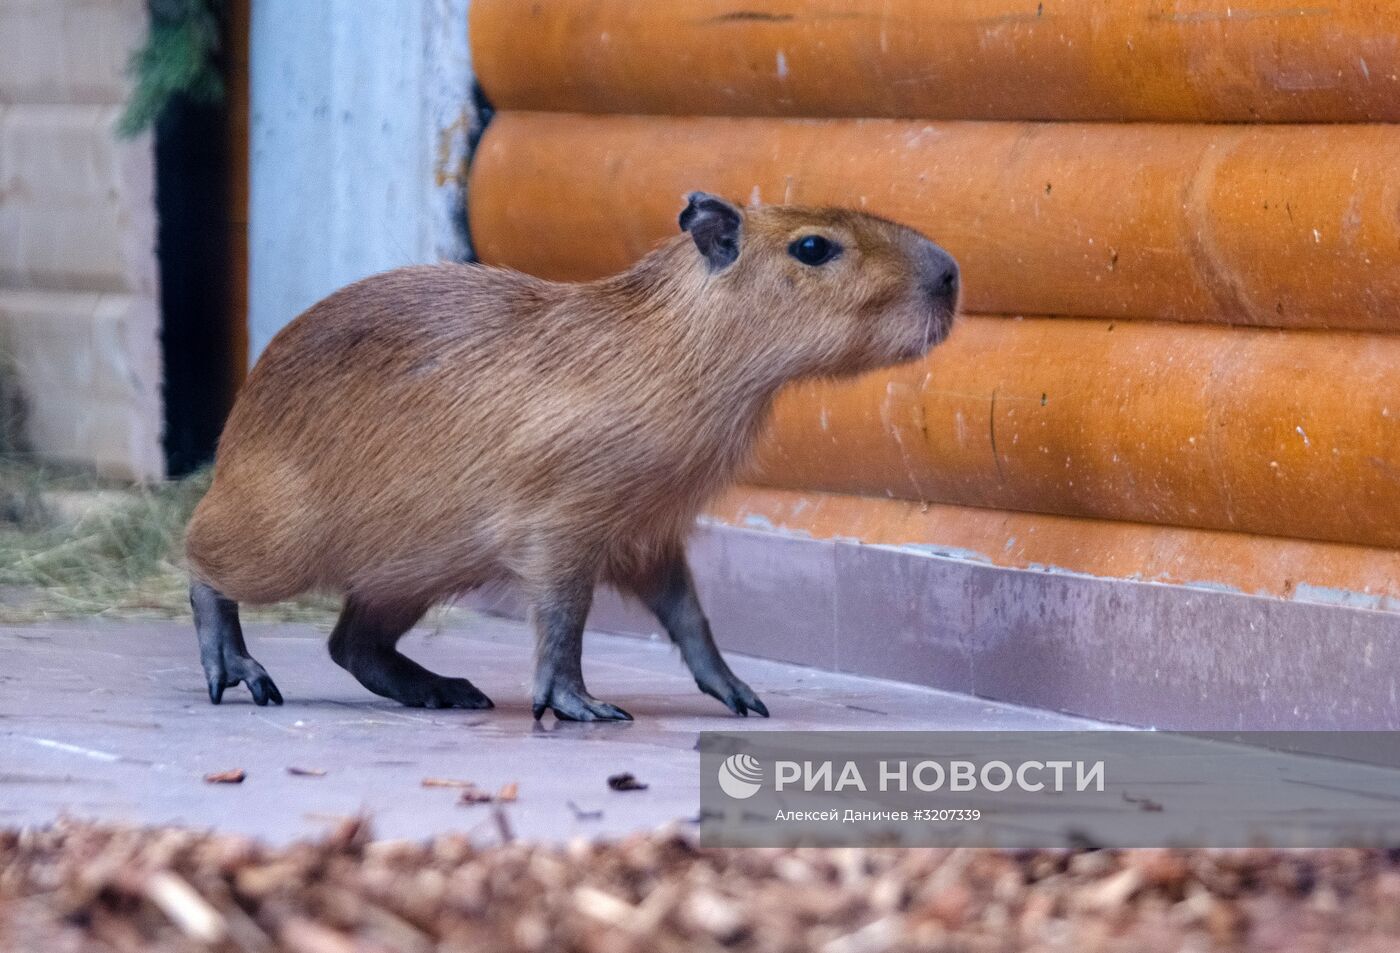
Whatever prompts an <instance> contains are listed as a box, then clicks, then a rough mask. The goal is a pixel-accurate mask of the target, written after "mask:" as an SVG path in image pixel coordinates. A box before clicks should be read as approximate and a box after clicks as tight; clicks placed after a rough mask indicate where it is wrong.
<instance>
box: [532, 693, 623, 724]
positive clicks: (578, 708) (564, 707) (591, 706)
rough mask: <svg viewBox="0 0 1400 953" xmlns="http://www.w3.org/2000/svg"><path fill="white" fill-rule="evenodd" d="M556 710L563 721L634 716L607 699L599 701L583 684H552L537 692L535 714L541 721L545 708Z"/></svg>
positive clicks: (555, 713)
mask: <svg viewBox="0 0 1400 953" xmlns="http://www.w3.org/2000/svg"><path fill="white" fill-rule="evenodd" d="M546 709H548V710H550V711H553V712H554V717H556V718H558V719H560V720H561V721H631V720H632V716H631V715H629V714H628V713H627V712H625V711H623V710H622V709H621V708H618V707H617V706H616V705H610V704H608V703H607V702H605V701H599V700H598V699H596V698H594V697H593V696H592V695H590V694H588V692H587V691H585V690H584V689H583V687H582V686H579V687H577V688H572V687H567V686H563V685H557V684H556V685H551V686H550V687H549V688H548V689H546V690H545V691H543V692H537V693H536V694H535V704H534V709H533V710H534V715H535V720H536V721H539V720H540V718H541V717H543V716H544V713H545V710H546Z"/></svg>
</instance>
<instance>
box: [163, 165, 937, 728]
mask: <svg viewBox="0 0 1400 953" xmlns="http://www.w3.org/2000/svg"><path fill="white" fill-rule="evenodd" d="M680 227H681V230H682V234H680V235H677V236H675V237H673V238H671V239H669V240H667V241H665V242H663V243H661V244H660V245H659V246H658V247H657V248H656V249H655V250H653V251H652V252H651V253H650V254H648V255H646V257H644V258H642V259H641V260H640V261H639V262H637V263H636V265H634V266H633V267H631V268H630V269H628V270H627V271H625V272H623V273H622V274H619V275H615V276H613V277H611V278H604V279H602V280H599V281H593V282H585V283H581V284H565V283H556V282H550V281H543V280H541V279H539V278H533V277H531V276H529V275H524V274H520V273H518V272H515V271H510V270H508V269H505V268H492V267H483V266H479V265H465V264H441V265H426V266H415V267H408V268H400V269H397V270H395V271H390V272H387V273H385V274H381V275H376V276H374V277H371V278H366V279H364V280H363V281H359V282H356V283H355V284H352V285H350V286H349V287H346V288H343V289H341V290H340V291H337V292H335V293H334V294H332V295H331V296H330V297H328V298H326V299H325V300H323V301H321V302H320V303H318V304H316V305H315V306H313V307H312V308H310V309H309V310H308V311H306V312H305V313H303V314H302V315H301V316H299V317H298V318H296V320H294V321H292V322H291V323H290V324H288V325H287V326H286V328H284V329H283V330H282V331H281V332H280V333H279V334H278V335H277V336H276V337H275V338H273V340H272V342H271V343H270V344H268V346H267V350H266V351H265V352H264V353H263V355H262V357H261V358H260V359H259V361H258V362H257V366H256V367H254V368H253V371H252V373H251V375H250V376H249V378H248V381H247V383H246V385H245V386H244V387H243V390H242V392H241V394H240V395H239V397H238V401H237V404H236V406H235V407H234V408H233V412H232V414H231V416H230V417H229V420H228V425H227V427H226V428H225V430H224V434H223V438H222V441H221V442H220V445H219V451H218V456H217V460H216V463H215V469H214V480H213V484H212V486H211V487H210V489H209V492H208V494H207V495H206V496H205V497H204V499H203V501H202V502H201V503H200V504H199V508H198V509H197V510H196V511H195V514H194V518H193V520H192V521H191V523H190V527H189V537H188V554H189V563H190V566H191V570H192V574H193V584H192V586H191V591H190V601H191V604H192V605H193V608H194V619H195V626H196V628H197V630H198V633H199V645H200V657H201V660H202V662H203V664H204V671H205V674H206V675H207V676H208V683H209V697H210V699H211V700H212V701H214V702H215V703H217V702H218V701H219V700H220V699H221V697H222V694H223V691H224V689H225V688H227V687H229V686H232V685H236V684H238V683H239V682H246V683H247V685H248V688H249V689H250V690H251V692H252V695H253V700H254V701H255V702H256V703H257V704H259V705H264V704H267V703H268V702H274V703H277V704H281V702H282V697H281V694H280V693H279V692H278V690H277V687H276V686H275V685H274V684H273V683H272V680H271V679H270V678H269V677H268V675H267V672H266V671H265V670H264V669H263V667H262V666H261V665H259V664H258V663H257V662H256V661H254V660H253V658H252V657H251V656H250V655H249V654H248V650H247V648H246V646H245V645H244V642H243V636H242V634H241V631H240V629H239V623H238V603H240V602H249V603H269V602H275V601H277V600H281V599H287V598H289V597H292V596H295V595H297V594H299V593H302V592H305V591H307V590H311V589H319V590H330V591H334V592H338V593H340V594H343V596H344V599H345V604H344V609H343V611H342V613H341V616H340V619H339V621H338V622H337V623H336V626H335V629H334V631H333V632H332V633H331V636H330V654H331V657H332V658H333V659H334V660H335V661H336V662H337V663H338V664H339V665H341V666H343V667H344V668H346V669H348V670H349V671H350V672H351V674H353V675H354V676H355V677H356V678H357V679H359V681H360V682H361V683H362V684H363V685H364V686H365V687H366V688H368V689H369V690H370V691H372V692H376V693H378V694H380V695H384V696H387V697H389V698H393V699H397V700H398V701H400V702H402V703H403V704H405V705H411V706H425V707H429V708H437V707H456V708H490V707H491V701H490V699H488V698H487V697H486V696H485V695H483V694H482V693H481V692H480V691H478V690H477V689H476V687H475V686H474V685H472V683H471V682H469V681H467V680H466V679H465V678H447V677H444V676H441V675H437V674H435V673H433V672H430V671H428V670H427V669H425V668H423V667H422V666H420V665H418V664H417V663H416V662H414V661H412V660H410V659H408V658H407V657H405V656H404V655H403V654H401V653H400V652H399V651H398V649H397V648H396V645H397V643H398V641H399V639H400V638H401V637H402V636H403V635H404V633H406V632H407V631H408V630H409V629H410V628H412V626H413V625H414V624H415V623H416V622H417V621H418V620H419V619H420V618H421V617H422V616H423V614H424V613H425V612H426V611H427V610H428V609H429V608H430V607H432V606H433V605H434V604H435V603H438V602H442V601H444V600H449V599H452V598H453V597H456V596H458V595H460V594H462V593H464V592H466V591H468V590H471V589H473V588H475V587H478V586H482V585H485V584H488V583H497V582H508V583H513V584H515V585H517V586H518V587H519V589H520V591H521V592H522V594H523V595H524V597H525V599H526V601H527V603H528V605H529V606H530V613H531V617H532V621H533V625H534V629H535V632H536V637H537V660H536V670H535V678H534V698H533V709H534V714H535V717H536V718H539V717H541V715H542V714H543V712H544V711H545V709H552V710H553V711H554V713H555V715H556V717H559V718H565V719H579V720H585V721H588V720H600V719H627V718H630V716H629V715H628V714H627V713H626V712H625V711H623V710H622V709H620V708H618V707H616V706H615V705H610V704H608V703H607V702H603V701H599V700H598V699H596V698H594V697H593V696H592V695H590V694H589V693H588V690H587V689H586V688H585V687H584V680H583V670H582V651H583V629H584V621H585V619H586V617H587V615H588V609H589V604H590V602H591V599H592V595H593V590H594V587H595V585H596V584H597V583H599V582H602V583H607V584H610V585H612V586H614V587H616V588H617V589H619V590H620V591H622V592H625V593H628V594H631V595H634V596H636V597H637V598H639V599H640V600H641V601H642V602H643V603H644V604H645V605H646V606H648V607H649V608H650V609H651V611H652V612H654V613H655V614H656V616H657V617H658V618H659V620H660V621H661V623H662V625H663V626H664V627H665V629H666V631H667V632H668V633H669V635H670V637H671V639H672V640H673V641H674V642H675V643H676V645H677V646H679V648H680V651H681V655H682V657H683V659H684V661H685V663H686V665H687V666H689V668H690V671H691V673H692V674H693V675H694V676H695V681H696V684H698V685H699V687H700V690H701V691H703V692H706V693H707V694H710V695H713V696H714V697H715V698H717V699H719V700H720V701H722V702H723V703H724V704H725V705H727V706H729V708H730V709H731V710H733V711H734V712H736V713H737V714H740V715H746V714H748V713H749V712H756V713H758V714H760V715H764V716H766V715H767V714H768V710H767V708H766V707H765V706H764V704H763V702H762V701H760V700H759V699H758V697H757V696H756V695H755V694H754V692H753V690H752V689H750V688H749V686H748V685H746V684H745V683H744V682H743V681H741V680H740V679H739V678H738V677H736V676H735V675H734V673H733V672H732V671H730V669H729V666H728V665H727V664H726V663H725V661H724V659H723V658H722V657H721V655H720V653H719V650H718V649H717V648H716V647H715V644H714V640H713V639H712V638H711V635H710V626H709V623H708V622H707V621H706V619H705V615H704V613H703V612H702V611H701V608H700V604H699V601H698V600H697V598H696V595H695V587H694V584H693V582H692V580H691V574H690V570H689V568H688V566H687V564H686V559H685V550H684V546H685V540H686V537H687V534H688V533H689V532H690V530H691V527H692V525H693V524H694V522H695V518H696V516H697V514H698V513H699V512H700V510H701V508H702V507H703V506H704V505H705V503H706V501H708V500H710V499H711V498H712V497H714V496H715V494H716V493H718V492H719V491H721V490H722V489H724V488H725V487H726V486H727V485H728V484H729V483H730V482H731V481H732V480H733V479H734V478H735V475H736V472H737V471H738V470H740V468H741V467H742V466H743V464H744V463H745V461H746V460H747V459H748V457H749V455H750V451H751V449H752V447H753V445H754V442H755V439H756V437H757V436H758V434H759V432H760V429H761V428H762V426H763V423H764V418H765V417H766V415H767V413H768V410H769V407H770V405H771V404H772V402H773V398H774V396H775V395H776V394H777V392H778V391H779V390H780V389H781V388H782V387H783V385H785V384H787V383H789V382H791V381H794V380H799V379H802V378H812V377H835V376H844V375H849V374H855V373H858V372H860V371H865V370H869V369H871V368H876V367H880V366H883V365H889V364H895V363H899V362H902V361H909V360H913V359H915V358H918V357H921V356H923V355H924V354H925V353H926V352H927V351H928V350H929V348H931V347H932V346H933V345H935V344H937V343H938V342H939V341H941V340H943V339H944V338H945V337H946V336H947V334H948V332H949V329H950V327H951V325H952V322H953V317H954V314H955V312H956V309H957V299H958V285H959V280H958V268H957V265H956V264H955V263H954V261H953V259H952V258H951V257H950V256H949V255H948V254H947V253H946V252H945V251H943V250H942V249H941V248H939V247H938V246H937V245H935V244H934V243H933V242H931V241H929V240H928V239H926V238H924V237H923V236H921V235H919V234H918V233H916V232H914V231H912V230H910V229H908V228H905V227H904V226H901V225H896V224H894V223H892V222H888V221H885V220H883V219H880V218H876V217H874V216H872V215H867V214H864V213H861V212H855V211H849V210H845V209H835V208H803V207H797V206H785V205H776V206H763V207H754V208H747V209H741V208H739V207H736V206H735V205H732V204H730V203H729V202H726V201H724V200H723V199H720V198H717V197H715V196H712V195H708V194H706V193H703V192H696V193H694V194H692V195H690V196H689V201H688V203H687V205H686V207H685V209H684V211H682V212H681V214H680Z"/></svg>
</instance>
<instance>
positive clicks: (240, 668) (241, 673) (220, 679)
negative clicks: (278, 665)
mask: <svg viewBox="0 0 1400 953" xmlns="http://www.w3.org/2000/svg"><path fill="white" fill-rule="evenodd" d="M205 675H206V676H207V677H208V682H209V701H210V702H212V703H213V704H215V705H218V704H220V703H222V702H223V700H224V689H225V688H232V687H233V686H234V685H237V684H238V683H239V682H243V683H245V684H247V686H248V691H250V692H251V693H252V695H253V704H255V705H260V706H261V705H266V704H268V703H269V702H270V703H272V704H274V705H280V704H282V693H281V692H280V691H278V690H277V686H276V685H275V684H273V681H272V678H271V677H270V676H268V674H267V671H266V670H265V669H264V668H263V667H262V666H261V665H259V664H258V663H257V662H255V661H253V659H251V658H248V657H247V656H235V657H234V658H232V659H225V660H224V663H223V664H222V665H221V666H218V667H217V668H216V669H215V670H214V671H207V672H205Z"/></svg>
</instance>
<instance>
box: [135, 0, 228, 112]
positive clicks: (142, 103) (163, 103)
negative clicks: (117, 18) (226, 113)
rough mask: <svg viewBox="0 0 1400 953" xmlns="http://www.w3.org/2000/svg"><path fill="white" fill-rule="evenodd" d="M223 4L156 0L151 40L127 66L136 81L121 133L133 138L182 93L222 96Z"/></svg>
mask: <svg viewBox="0 0 1400 953" xmlns="http://www.w3.org/2000/svg"><path fill="white" fill-rule="evenodd" d="M222 7H223V2H222V0H152V2H151V25H150V32H149V34H148V35H147V37H146V43H145V45H144V46H142V47H141V49H139V50H137V51H136V52H135V53H134V54H132V57H131V61H130V63H129V64H128V66H127V73H128V75H130V76H131V77H132V78H133V79H134V80H135V81H136V85H135V87H134V88H133V89H132V92H131V97H130V98H129V99H128V100H127V104H126V109H125V111H124V112H123V113H122V116H121V119H120V120H118V122H117V134H118V135H119V136H121V137H123V138H128V139H129V138H131V137H133V136H135V135H137V134H139V133H141V132H143V131H145V130H146V129H148V128H150V127H151V126H153V125H155V123H156V121H157V120H158V119H160V116H161V114H162V113H163V112H165V109H166V107H167V106H169V105H170V102H171V100H173V99H174V98H175V97H177V96H182V95H183V96H187V97H189V98H190V99H193V100H196V101H198V102H205V103H215V102H218V101H219V100H221V99H222V98H223V95H224V80H223V76H221V75H220V73H219V65H218V62H217V56H218V52H219V47H220V34H221V25H222V18H221V13H222Z"/></svg>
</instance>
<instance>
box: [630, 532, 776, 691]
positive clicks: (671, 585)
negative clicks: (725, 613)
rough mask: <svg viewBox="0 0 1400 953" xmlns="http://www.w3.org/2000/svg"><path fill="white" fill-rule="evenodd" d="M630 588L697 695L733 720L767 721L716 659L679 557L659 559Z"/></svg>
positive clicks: (739, 682) (719, 657)
mask: <svg viewBox="0 0 1400 953" xmlns="http://www.w3.org/2000/svg"><path fill="white" fill-rule="evenodd" d="M630 585H631V588H632V590H633V591H634V592H636V594H637V595H638V597H640V598H641V600H642V601H643V602H645V603H646V605H647V608H648V609H650V610H651V611H652V612H653V613H655V614H656V617H657V618H658V619H660V620H661V624H662V625H664V626H665V627H666V632H667V634H668V635H670V636H671V641H672V642H674V643H676V646H677V647H678V648H679V649H680V650H681V658H683V659H684V660H685V664H686V667H687V668H689V669H690V674H692V675H694V676H695V684H696V685H697V686H699V688H700V690H701V691H702V692H704V693H705V694H706V695H712V696H714V697H715V698H718V699H719V700H720V701H722V702H724V704H725V705H726V706H728V708H729V710H730V711H732V712H734V714H736V715H744V716H746V717H747V715H748V713H749V712H754V713H756V714H759V715H762V716H763V717H764V718H767V717H768V706H766V705H764V704H763V702H762V701H760V700H759V698H758V696H757V695H755V694H754V691H753V689H752V688H749V686H748V685H746V684H745V683H744V681H743V680H742V679H740V678H739V676H737V675H735V674H734V673H733V672H732V671H730V669H729V665H728V664H727V663H726V662H725V661H724V656H722V655H720V654H719V648H718V647H717V646H716V645H715V640H714V636H712V635H711V634H710V622H709V620H708V619H706V618H705V613H704V611H703V610H701V608H700V598H699V597H698V596H697V595H696V594H695V581H694V579H693V578H692V576H691V574H690V566H689V565H688V564H687V563H686V561H685V556H684V555H682V554H680V553H677V554H674V555H672V556H670V557H669V558H666V559H663V560H661V561H660V562H658V563H657V564H656V565H655V566H654V567H653V568H652V570H651V571H650V572H648V573H646V574H645V575H644V576H643V577H642V578H641V579H638V580H633V581H632V582H631V584H630Z"/></svg>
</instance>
